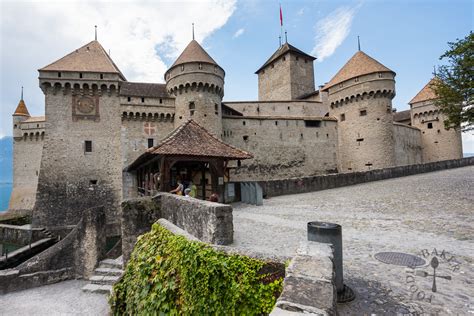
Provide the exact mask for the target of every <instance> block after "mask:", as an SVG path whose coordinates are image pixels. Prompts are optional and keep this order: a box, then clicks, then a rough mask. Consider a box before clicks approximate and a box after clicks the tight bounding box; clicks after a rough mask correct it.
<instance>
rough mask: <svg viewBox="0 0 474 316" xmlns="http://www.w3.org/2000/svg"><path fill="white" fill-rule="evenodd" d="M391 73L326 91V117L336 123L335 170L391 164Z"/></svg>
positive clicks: (392, 149)
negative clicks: (327, 94)
mask: <svg viewBox="0 0 474 316" xmlns="http://www.w3.org/2000/svg"><path fill="white" fill-rule="evenodd" d="M394 95H395V81H394V75H393V74H392V73H388V72H386V73H375V74H369V75H365V76H361V77H358V78H355V79H351V80H347V81H345V82H343V83H341V84H338V85H336V86H333V87H331V88H330V89H329V102H330V107H331V110H330V115H331V116H334V117H336V118H337V119H338V120H339V123H338V128H339V131H338V135H339V143H338V145H339V167H340V168H339V171H340V172H351V171H364V170H370V169H380V168H386V167H391V166H394V165H395V155H394V145H395V143H394V137H393V127H392V122H393V118H392V98H393V97H394Z"/></svg>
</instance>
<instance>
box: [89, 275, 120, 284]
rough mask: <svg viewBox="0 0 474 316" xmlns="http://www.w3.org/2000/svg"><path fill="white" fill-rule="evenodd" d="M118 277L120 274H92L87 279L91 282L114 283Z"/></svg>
mask: <svg viewBox="0 0 474 316" xmlns="http://www.w3.org/2000/svg"><path fill="white" fill-rule="evenodd" d="M119 279H120V276H118V275H93V276H91V277H90V279H89V281H91V283H92V284H100V285H106V284H110V285H114V284H115V283H116V282H117V281H118V280H119Z"/></svg>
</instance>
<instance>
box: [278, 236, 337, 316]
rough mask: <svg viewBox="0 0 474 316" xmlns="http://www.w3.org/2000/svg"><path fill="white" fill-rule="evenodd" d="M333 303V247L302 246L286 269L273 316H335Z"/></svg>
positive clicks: (324, 245) (334, 289) (315, 243)
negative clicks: (295, 315)
mask: <svg viewBox="0 0 474 316" xmlns="http://www.w3.org/2000/svg"><path fill="white" fill-rule="evenodd" d="M336 299H337V294H336V286H335V268H334V263H333V250H332V247H331V246H330V245H328V244H323V243H317V242H312V241H306V242H303V243H301V244H300V247H299V249H298V250H297V255H296V256H295V257H294V258H293V259H292V260H291V262H290V265H289V266H288V267H287V269H286V275H285V280H284V282H283V292H282V293H281V295H280V297H279V298H278V300H277V303H276V307H275V309H274V311H272V315H292V314H295V313H296V314H298V313H299V314H317V315H334V314H336V313H337V311H336ZM285 312H288V313H287V314H285Z"/></svg>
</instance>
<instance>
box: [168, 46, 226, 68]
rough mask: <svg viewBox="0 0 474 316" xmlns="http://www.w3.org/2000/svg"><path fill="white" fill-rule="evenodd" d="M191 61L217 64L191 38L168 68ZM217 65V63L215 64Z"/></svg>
mask: <svg viewBox="0 0 474 316" xmlns="http://www.w3.org/2000/svg"><path fill="white" fill-rule="evenodd" d="M191 62H201V63H208V64H213V65H217V63H216V62H215V60H214V59H212V57H211V56H209V54H208V53H207V52H206V51H205V50H204V48H202V46H201V45H199V43H198V42H197V41H196V40H192V41H191V42H190V43H189V44H188V46H186V48H185V49H184V50H183V52H182V53H181V55H179V57H178V59H176V61H175V62H174V63H173V65H172V66H171V67H170V68H173V67H174V66H177V65H181V64H185V63H191ZM217 66H218V65H217Z"/></svg>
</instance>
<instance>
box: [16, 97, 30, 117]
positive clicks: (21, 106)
mask: <svg viewBox="0 0 474 316" xmlns="http://www.w3.org/2000/svg"><path fill="white" fill-rule="evenodd" d="M13 115H23V116H30V112H28V109H27V107H26V104H25V101H23V99H21V100H20V102H18V106H17V107H16V110H15V113H13Z"/></svg>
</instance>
